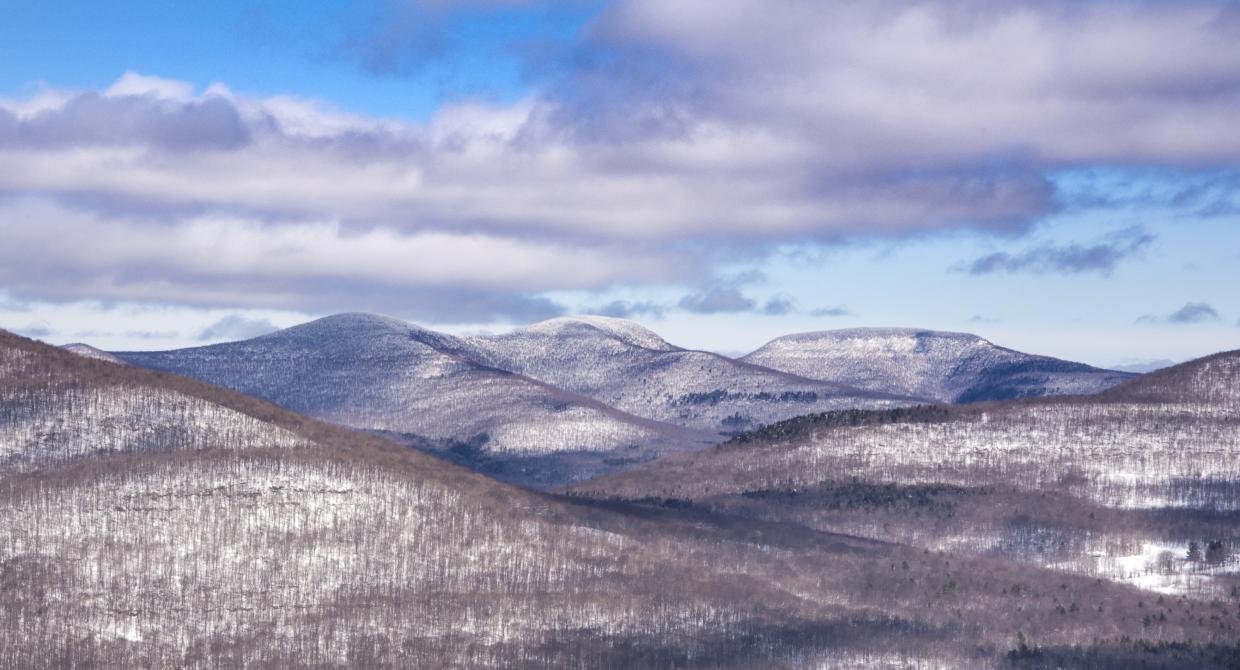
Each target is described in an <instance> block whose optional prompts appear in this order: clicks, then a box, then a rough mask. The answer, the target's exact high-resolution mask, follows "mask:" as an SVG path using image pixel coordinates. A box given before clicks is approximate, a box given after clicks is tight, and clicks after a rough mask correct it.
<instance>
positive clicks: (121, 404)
mask: <svg viewBox="0 0 1240 670" xmlns="http://www.w3.org/2000/svg"><path fill="white" fill-rule="evenodd" d="M370 323H371V325H373V326H376V327H379V326H382V324H374V323H373V322H370ZM323 325H324V324H319V326H320V327H322V326H323ZM328 325H330V324H328ZM379 330H380V331H381V332H382V331H384V330H386V328H382V327H381V328H379ZM301 334H306V333H305V331H301ZM294 335H297V334H296V333H295V334H294ZM310 335H316V334H314V333H310ZM294 339H295V338H294ZM342 343H343V344H348V345H352V344H355V342H353V341H352V340H351V339H349V338H345V339H344V340H343V342H342ZM290 346H291V345H290ZM382 349H384V350H386V349H387V347H382ZM255 353H256V354H257V353H261V351H255ZM0 454H3V455H4V457H3V460H0V519H3V523H0V669H2V670H10V669H13V670H18V669H20V670H26V669H29V668H59V667H105V668H129V667H184V668H215V667H262V668H285V667H289V668H291V667H297V668H304V667H314V668H328V667H333V668H338V667H357V668H372V667H373V668H379V667H418V668H421V667H425V668H482V669H486V668H513V667H539V668H670V667H676V668H736V669H744V668H794V667H865V666H870V667H874V666H879V667H1000V666H1002V667H1015V668H1035V667H1050V666H1047V665H1045V663H1052V664H1053V666H1054V667H1098V664H1100V663H1102V664H1105V667H1117V668H1118V667H1159V668H1162V667H1202V668H1213V667H1218V668H1221V667H1228V659H1230V658H1233V657H1234V655H1233V652H1234V651H1235V649H1234V646H1233V644H1234V637H1233V634H1232V632H1231V631H1230V630H1228V629H1226V628H1225V626H1228V625H1231V623H1232V619H1231V616H1230V614H1228V611H1227V609H1226V607H1225V606H1220V605H1219V601H1216V602H1215V603H1214V604H1210V603H1208V602H1207V601H1206V600H1199V599H1196V598H1188V599H1181V598H1177V599H1175V600H1174V601H1173V603H1171V604H1169V605H1164V604H1163V603H1162V602H1161V601H1158V602H1156V601H1155V600H1154V598H1155V594H1151V593H1148V592H1143V591H1139V590H1136V589H1130V588H1117V587H1115V586H1113V585H1110V584H1106V583H1103V582H1099V581H1096V580H1094V579H1089V578H1083V577H1079V576H1074V575H1071V574H1065V573H1061V572H1056V571H1051V570H1043V569H1035V568H1030V567H1024V566H1019V565H1011V564H1006V563H1003V562H1000V561H995V560H993V559H975V558H969V557H960V556H954V555H946V554H941V553H937V552H928V551H923V550H922V549H920V548H911V547H906V546H901V545H893V544H888V543H884V542H875V541H868V540H862V539H858V538H853V537H847V536H841V535H833V534H826V533H821V532H815V531H812V530H808V529H806V528H804V527H798V526H793V525H788V524H780V523H765V522H756V521H747V520H743V519H739V518H735V517H722V516H715V515H710V514H703V513H700V512H698V511H695V510H692V509H662V510H655V509H649V508H644V507H640V506H633V505H624V504H600V503H593V502H589V501H573V500H568V499H565V498H561V497H556V496H550V495H545V494H538V493H534V492H530V491H526V490H521V489H518V488H515V487H511V486H507V485H504V484H500V483H498V482H496V481H494V480H491V479H488V478H485V477H482V476H480V475H477V474H476V473H472V472H469V471H467V470H465V469H463V468H459V467H456V466H454V465H452V464H449V463H446V462H444V461H442V460H440V459H436V458H431V457H429V456H427V455H426V454H422V453H419V452H417V451H415V450H411V449H407V448H404V447H401V446H398V445H396V444H393V443H391V442H388V441H386V440H383V439H380V438H377V437H375V436H373V435H368V434H364V433H361V432H357V431H353V430H349V429H346V428H343V427H340V426H336V425H332V424H327V423H322V422H319V421H315V420H311V419H308V418H305V417H302V416H300V415H297V414H294V413H292V412H290V411H287V410H285V409H282V408H280V407H277V406H274V405H272V404H270V403H268V402H265V401H261V400H257V399H254V398H249V397H246V396H242V395H240V394H238V393H235V392H233V391H229V390H226V389H222V388H219V387H215V386H211V385H208V384H204V383H201V382H197V381H194V380H190V379H187V378H183V377H179V376H175V375H170V374H166V373H160V372H153V371H149V370H144V369H141V368H139V367H136V366H120V365H114V364H110V363H107V362H103V361H97V360H92V359H89V358H85V357H82V356H78V355H76V354H73V353H71V352H67V351H64V350H60V349H57V348H54V347H50V346H47V345H43V344H40V343H38V342H34V341H32V340H27V339H24V338H19V337H16V336H12V335H9V334H7V333H3V332H0ZM1205 551H1212V550H1211V549H1209V548H1207V549H1205ZM1147 660H1152V661H1155V662H1157V663H1158V665H1148V664H1144V663H1143V661H1147ZM1085 663H1088V664H1089V665H1088V666H1086V665H1084V664H1085Z"/></svg>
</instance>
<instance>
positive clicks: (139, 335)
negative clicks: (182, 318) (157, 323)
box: [125, 330, 181, 340]
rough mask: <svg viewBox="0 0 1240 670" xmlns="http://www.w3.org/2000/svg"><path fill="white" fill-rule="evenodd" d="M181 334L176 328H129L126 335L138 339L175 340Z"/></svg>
mask: <svg viewBox="0 0 1240 670" xmlns="http://www.w3.org/2000/svg"><path fill="white" fill-rule="evenodd" d="M180 336H181V334H180V333H178V332H176V331H175V330H127V331H125V337H129V338H133V339H137V340H175V339H177V338H179V337H180Z"/></svg>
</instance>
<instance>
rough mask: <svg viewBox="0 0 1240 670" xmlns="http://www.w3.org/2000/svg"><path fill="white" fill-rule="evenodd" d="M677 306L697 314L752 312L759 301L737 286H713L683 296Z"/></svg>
mask: <svg viewBox="0 0 1240 670" xmlns="http://www.w3.org/2000/svg"><path fill="white" fill-rule="evenodd" d="M677 306H679V307H680V308H681V309H683V310H685V311H686V312H694V313H696V314H729V313H736V312H752V311H753V310H754V309H755V308H756V307H757V303H756V302H754V301H753V300H752V299H750V298H746V297H745V296H744V295H743V294H742V293H741V290H740V289H739V288H737V287H736V286H711V287H709V288H707V289H706V290H704V291H701V292H698V293H692V294H689V295H687V296H685V297H683V298H681V299H680V302H678V303H677Z"/></svg>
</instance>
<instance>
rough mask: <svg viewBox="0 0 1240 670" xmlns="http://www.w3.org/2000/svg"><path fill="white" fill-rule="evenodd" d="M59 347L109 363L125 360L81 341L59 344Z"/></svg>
mask: <svg viewBox="0 0 1240 670" xmlns="http://www.w3.org/2000/svg"><path fill="white" fill-rule="evenodd" d="M61 349H64V350H65V351H72V352H73V353H75V354H77V355H79V356H85V357H87V358H94V359H96V360H100V361H107V362H109V363H121V364H123V363H124V362H125V361H122V360H121V359H119V358H117V357H116V356H113V355H112V354H109V353H108V352H106V351H104V350H103V349H97V348H95V347H92V346H90V345H89V344H83V343H81V342H74V343H73V344H66V345H63V346H61Z"/></svg>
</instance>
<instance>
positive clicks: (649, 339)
mask: <svg viewBox="0 0 1240 670" xmlns="http://www.w3.org/2000/svg"><path fill="white" fill-rule="evenodd" d="M465 341H466V343H467V345H468V346H469V347H470V350H469V353H467V354H466V355H468V356H470V357H472V358H475V359H476V360H479V361H481V362H484V363H485V364H487V365H490V366H492V367H496V368H500V369H504V370H510V371H512V372H516V373H520V374H523V375H526V376H529V377H533V378H535V379H539V380H541V381H544V382H547V383H549V384H553V385H555V386H556V387H558V388H562V389H565V390H568V391H572V392H574V393H580V394H582V395H586V396H589V397H591V398H595V399H597V400H599V401H600V402H603V403H606V404H607V405H610V406H612V407H615V408H617V409H620V410H622V411H624V412H627V413H630V414H635V415H637V416H642V417H645V418H648V419H654V420H657V421H662V422H666V423H672V424H676V425H679V426H683V427H686V428H692V429H696V430H701V431H705V432H710V433H714V434H724V435H728V434H734V433H736V432H739V431H741V430H744V429H749V428H754V427H757V426H760V425H765V424H767V423H771V422H774V421H779V420H782V419H787V418H790V417H793V416H797V415H800V414H805V413H808V412H821V411H827V410H832V409H844V408H878V407H893V406H898V405H906V404H910V403H912V402H917V401H918V400H919V399H916V398H908V397H904V396H894V395H891V394H886V393H882V392H871V391H862V390H859V389H856V388H852V387H848V386H844V385H841V384H836V383H831V382H822V381H817V380H813V379H807V378H804V377H798V376H796V375H791V374H787V373H783V372H779V371H776V370H771V369H769V368H764V367H761V366H759V365H753V364H748V363H742V362H739V361H735V360H733V359H730V358H727V357H726V356H720V355H719V354H714V353H709V352H705V351H692V350H687V349H681V348H680V347H676V346H673V345H671V344H668V343H667V342H666V341H664V340H663V339H662V338H660V337H659V336H658V335H656V334H655V333H653V332H651V331H649V330H647V329H645V328H643V327H641V326H639V325H637V324H635V323H633V322H631V321H626V320H624V319H614V318H608V317H599V316H575V317H564V318H558V319H552V320H550V321H544V322H542V323H537V324H534V325H532V326H528V327H525V328H518V329H516V330H514V331H512V332H511V333H507V334H504V335H494V336H486V337H470V338H465Z"/></svg>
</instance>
